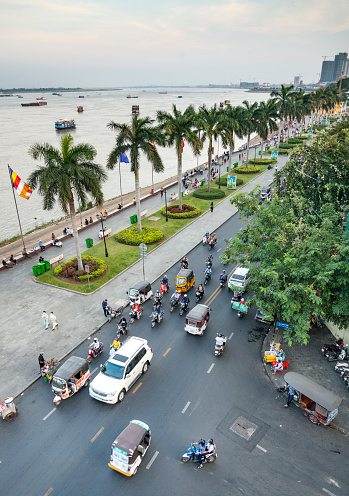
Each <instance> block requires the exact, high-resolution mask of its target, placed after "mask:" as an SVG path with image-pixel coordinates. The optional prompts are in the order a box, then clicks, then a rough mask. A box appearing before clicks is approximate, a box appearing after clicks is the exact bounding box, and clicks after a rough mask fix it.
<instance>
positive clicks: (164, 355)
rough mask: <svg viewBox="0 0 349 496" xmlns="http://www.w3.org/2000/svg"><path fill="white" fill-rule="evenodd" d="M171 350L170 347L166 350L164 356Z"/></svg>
mask: <svg viewBox="0 0 349 496" xmlns="http://www.w3.org/2000/svg"><path fill="white" fill-rule="evenodd" d="M170 350H171V348H169V349H168V350H166V351H165V353H164V354H163V355H162V356H163V357H165V356H166V355H167V353H168V352H169V351H170Z"/></svg>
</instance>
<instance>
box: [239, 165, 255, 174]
mask: <svg viewBox="0 0 349 496" xmlns="http://www.w3.org/2000/svg"><path fill="white" fill-rule="evenodd" d="M260 170H261V169H260V167H255V166H254V165H249V166H248V168H247V169H246V166H245V165H240V166H239V167H236V168H235V169H234V172H239V173H240V174H255V173H256V172H260Z"/></svg>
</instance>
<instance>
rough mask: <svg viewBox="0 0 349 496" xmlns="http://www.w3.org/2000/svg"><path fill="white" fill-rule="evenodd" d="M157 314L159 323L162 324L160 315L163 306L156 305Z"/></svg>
mask: <svg viewBox="0 0 349 496" xmlns="http://www.w3.org/2000/svg"><path fill="white" fill-rule="evenodd" d="M154 310H155V312H156V315H157V319H158V322H160V315H161V313H162V308H161V305H156V307H155V309H154Z"/></svg>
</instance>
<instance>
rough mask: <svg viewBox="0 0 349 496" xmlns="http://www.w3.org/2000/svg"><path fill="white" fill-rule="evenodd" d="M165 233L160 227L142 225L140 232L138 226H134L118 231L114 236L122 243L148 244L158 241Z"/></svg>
mask: <svg viewBox="0 0 349 496" xmlns="http://www.w3.org/2000/svg"><path fill="white" fill-rule="evenodd" d="M163 235H164V233H163V232H162V231H160V229H155V228H154V227H142V232H140V233H139V232H138V228H137V226H132V227H128V228H127V229H124V230H123V231H120V232H118V233H116V234H115V236H114V238H115V240H116V241H119V242H120V243H125V244H126V245H136V246H137V245H139V244H140V243H146V244H148V245H151V244H153V243H156V242H157V241H160V239H161V238H162V237H163Z"/></svg>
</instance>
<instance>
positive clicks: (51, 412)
mask: <svg viewBox="0 0 349 496" xmlns="http://www.w3.org/2000/svg"><path fill="white" fill-rule="evenodd" d="M56 410H57V408H52V410H51V411H50V412H49V413H48V414H47V415H46V417H44V418H43V419H42V420H46V419H48V418H49V416H50V415H52V414H53V413H54V412H55V411H56Z"/></svg>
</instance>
